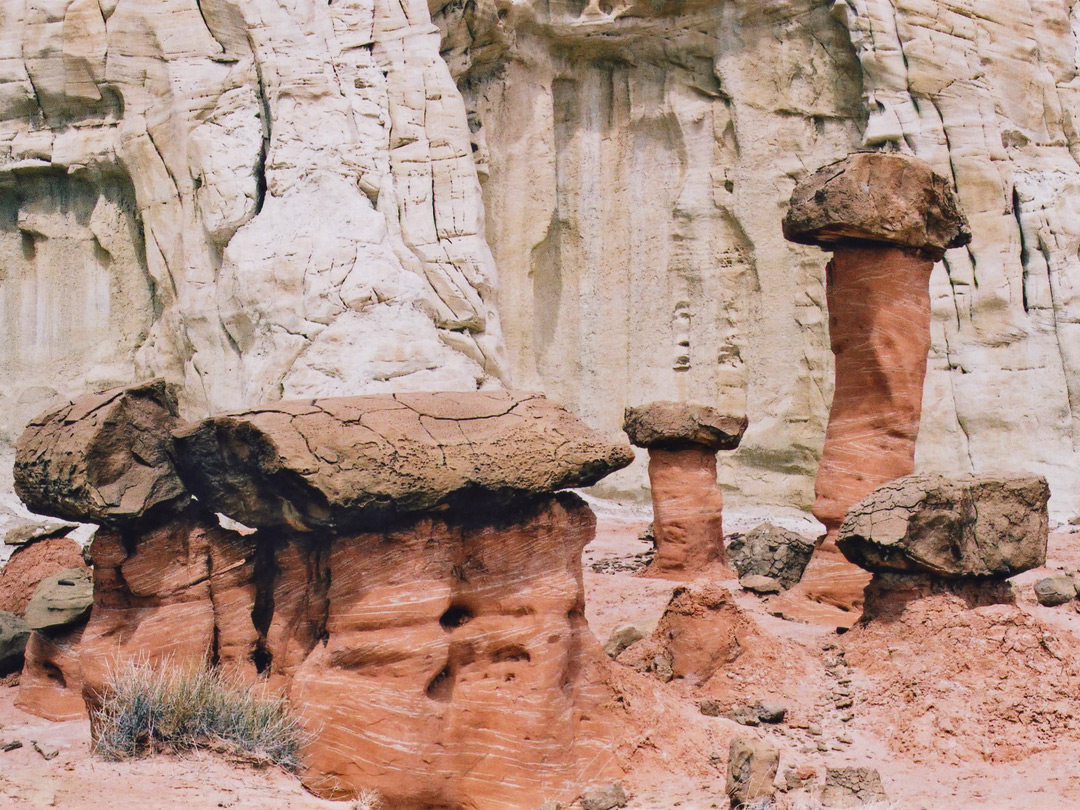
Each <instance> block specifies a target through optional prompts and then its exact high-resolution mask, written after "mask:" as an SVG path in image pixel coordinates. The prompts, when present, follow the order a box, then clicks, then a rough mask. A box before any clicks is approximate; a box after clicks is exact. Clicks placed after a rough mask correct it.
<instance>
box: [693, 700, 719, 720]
mask: <svg viewBox="0 0 1080 810" xmlns="http://www.w3.org/2000/svg"><path fill="white" fill-rule="evenodd" d="M698 711H699V712H701V713H702V714H703V715H705V716H706V717H719V716H720V704H719V703H717V702H716V701H715V700H703V701H701V702H700V703H698Z"/></svg>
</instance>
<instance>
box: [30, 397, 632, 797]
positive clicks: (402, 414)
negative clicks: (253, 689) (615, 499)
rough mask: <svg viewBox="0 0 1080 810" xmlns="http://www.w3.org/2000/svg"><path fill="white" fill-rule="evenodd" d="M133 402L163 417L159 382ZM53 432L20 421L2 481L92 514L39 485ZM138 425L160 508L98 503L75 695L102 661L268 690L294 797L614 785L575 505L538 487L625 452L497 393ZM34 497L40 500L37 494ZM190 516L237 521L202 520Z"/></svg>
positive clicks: (521, 793) (330, 404)
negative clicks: (224, 678)
mask: <svg viewBox="0 0 1080 810" xmlns="http://www.w3.org/2000/svg"><path fill="white" fill-rule="evenodd" d="M154 391H155V392H156V394H157V396H158V398H159V400H160V402H158V405H159V406H160V408H161V409H162V411H163V412H169V411H170V402H169V400H168V392H167V391H165V389H164V387H158V388H155V389H154ZM110 396H111V397H112V399H111V400H109V401H117V402H119V403H121V404H123V403H126V402H127V399H128V398H129V397H131V396H133V394H132V393H131V392H125V391H120V392H113V393H112V394H111V395H110ZM82 410H85V408H83V409H80V406H79V403H78V402H76V403H72V404H71V405H70V406H69V412H80V413H81V412H82ZM58 424H59V425H63V426H64V428H63V430H64V431H66V432H63V435H64V436H67V435H69V434H70V433H72V432H74V433H75V434H78V433H79V432H80V431H79V430H78V427H79V422H78V420H76V421H75V422H74V423H72V422H70V421H65V420H64V418H59V417H57V418H42V419H39V420H35V422H34V423H32V425H31V427H30V428H29V429H28V435H27V437H24V438H25V440H24V441H23V442H21V443H20V447H23V448H25V450H24V452H22V454H21V455H20V458H19V462H18V463H17V467H16V474H17V476H18V475H20V473H19V470H20V469H21V470H25V471H32V472H34V476H33V477H32V480H33V481H34V482H36V483H37V486H36V489H35V492H42V493H53V494H54V495H55V497H56V503H55V504H53V506H52V511H53V512H60V511H63V512H64V513H65V514H68V515H74V516H75V517H76V519H78V518H82V519H89V518H91V517H94V516H100V507H99V506H95V508H97V509H98V513H96V515H95V514H91V513H90V509H89V507H90V506H94V505H96V504H98V503H99V501H100V498H98V497H97V495H96V494H94V493H91V492H89V491H88V490H85V488H84V489H83V490H79V491H78V492H77V493H75V494H72V492H73V489H72V487H70V486H64V482H65V481H69V480H76V481H77V482H80V483H81V482H82V481H83V479H84V478H86V476H82V477H74V478H73V477H72V476H70V475H69V476H67V477H63V476H61V477H59V479H58V480H57V481H53V479H52V476H53V475H54V474H55V473H54V472H53V471H55V470H63V469H67V467H65V466H64V465H62V464H58V459H60V458H61V456H62V457H63V459H65V463H67V462H70V460H71V459H72V458H75V459H76V468H77V469H82V468H81V467H79V463H80V462H79V459H80V455H79V453H80V452H81V451H80V450H79V449H78V448H75V449H74V450H72V452H70V453H67V455H62V454H61V453H60V451H59V450H58V443H57V442H56V441H49V440H48V435H51V433H55V432H56V428H55V427H54V426H55V425H58ZM95 424H96V423H95ZM154 424H155V425H156V428H155V430H154V431H150V432H146V431H144V432H143V433H141V434H140V439H141V441H143V442H144V443H146V442H150V443H151V444H154V443H156V448H157V451H159V452H156V455H155V454H153V453H147V452H146V451H145V450H144V452H143V455H149V456H152V457H154V458H157V459H159V460H160V463H161V464H167V465H168V470H162V469H156V468H154V467H153V465H149V469H147V470H140V469H133V470H131V471H129V473H130V474H131V475H133V476H134V475H135V473H136V472H138V473H140V475H143V476H150V478H151V479H153V480H157V478H160V477H162V475H163V474H164V473H165V472H168V474H169V475H170V476H178V480H180V481H182V483H183V486H182V487H180V488H178V489H177V488H175V487H174V488H173V489H171V490H170V492H173V491H174V490H175V499H176V500H177V503H176V505H175V506H174V508H170V509H163V508H160V507H158V506H157V505H156V504H155V505H154V508H153V513H152V514H150V513H149V509H150V507H149V506H148V507H147V511H146V514H143V513H142V512H140V509H139V508H138V507H139V505H138V504H134V502H133V501H132V499H130V498H129V499H127V500H124V505H125V511H124V518H123V520H114V519H112V516H110V515H104V517H108V518H109V522H108V524H107V525H106V526H105V527H104V528H102V529H101V530H100V531H99V533H98V536H97V538H96V539H95V540H94V543H93V547H92V549H91V555H92V557H93V559H94V563H95V586H96V587H95V604H94V607H93V611H92V613H91V617H90V621H89V623H88V624H87V625H86V626H85V628H82V627H80V628H79V632H80V633H81V639H80V638H74V637H73V639H72V643H71V644H69V645H67V647H66V648H65V654H66V658H65V660H64V664H65V665H66V666H67V667H68V668H69V669H72V670H73V671H74V672H75V674H76V675H77V676H78V678H79V679H81V683H82V691H83V696H84V698H85V700H86V701H87V703H88V705H90V706H91V707H92V706H94V705H95V704H96V703H97V702H98V701H99V700H100V699H101V697H102V695H103V693H104V691H105V690H107V689H108V679H107V678H108V671H109V668H110V667H114V666H115V665H116V664H118V663H122V662H124V661H125V660H130V659H132V658H136V657H138V658H144V657H145V658H149V659H150V660H152V661H158V662H159V663H161V664H165V662H166V661H170V662H175V663H180V662H185V661H200V660H205V661H209V662H211V663H216V664H218V665H220V666H221V667H222V668H224V669H225V670H226V671H228V672H230V673H232V674H233V675H234V676H236V677H238V678H240V679H244V680H247V681H248V682H251V683H260V682H265V683H266V684H267V685H268V686H269V687H270V688H272V689H274V690H276V691H278V692H280V693H282V694H284V695H286V696H287V697H288V699H289V701H290V703H291V704H292V706H293V708H294V710H295V711H296V712H297V714H298V716H299V718H300V719H301V722H302V724H303V726H304V728H305V729H306V730H307V731H308V732H309V733H310V740H309V742H308V743H307V744H306V746H305V748H304V751H303V757H302V759H303V772H302V777H303V779H304V782H305V784H306V785H307V786H308V787H309V788H311V789H312V790H313V791H315V792H316V793H318V794H319V795H322V796H326V797H331V798H350V797H354V796H356V795H358V794H359V793H360V792H361V791H363V790H376V791H378V792H379V793H380V794H381V795H382V796H383V797H384V799H385V800H386V802H387V804H388V805H389V806H392V807H395V808H399V809H400V810H419V808H427V807H442V808H463V807H469V808H476V809H477V810H488V809H489V810H495V808H500V809H501V808H521V809H522V810H526V809H527V808H533V807H536V806H539V805H540V804H542V803H543V802H545V801H551V800H556V801H561V802H564V803H569V802H571V801H573V800H574V799H575V798H576V797H577V796H578V795H580V793H581V792H582V790H583V789H585V788H586V787H588V786H589V785H590V784H593V783H596V782H603V781H608V782H610V781H611V780H612V779H617V778H619V777H620V776H621V775H622V774H621V771H620V769H619V766H618V764H617V763H616V761H615V759H614V756H613V754H612V750H613V747H614V746H613V743H614V740H613V735H615V734H616V733H617V726H616V724H615V723H613V722H612V718H611V717H610V716H609V714H610V712H608V711H607V707H608V706H610V705H611V703H612V702H613V701H612V696H611V694H610V690H609V689H608V687H607V686H606V683H607V678H606V677H605V672H604V667H606V666H608V661H607V658H606V657H605V656H604V655H603V653H602V651H601V650H600V646H599V644H598V643H597V642H596V640H595V639H594V638H593V636H592V634H591V633H590V631H589V629H588V626H587V624H586V621H585V611H584V609H585V594H584V588H583V584H582V570H581V552H582V549H583V548H584V546H585V545H586V544H587V543H588V542H589V541H590V540H591V539H592V537H593V535H594V533H595V527H596V522H595V517H594V516H593V514H592V512H591V510H590V509H589V508H588V506H586V505H585V503H584V502H583V501H582V500H581V499H580V498H578V497H577V496H576V495H573V494H571V493H568V492H562V491H560V490H563V489H565V488H567V487H574V486H588V485H589V484H592V483H594V482H596V481H597V480H599V479H601V478H603V477H604V476H605V475H607V474H608V473H609V472H612V471H613V470H615V469H618V468H620V467H623V466H625V465H627V464H629V463H630V461H631V460H632V458H633V453H632V451H631V450H630V448H629V447H628V446H625V445H618V444H612V443H610V442H607V441H606V440H604V439H603V437H601V436H599V435H598V434H596V433H594V432H593V431H591V430H590V429H588V428H587V427H585V425H583V424H582V423H580V422H579V421H578V420H576V419H575V418H574V417H572V416H571V415H570V414H568V413H567V412H566V411H564V410H563V409H562V408H561V407H559V406H558V405H555V404H554V403H551V402H549V401H547V400H546V399H544V398H543V397H542V396H538V395H535V394H516V393H509V392H473V393H446V394H439V393H428V394H399V395H385V396H365V397H352V398H340V399H324V400H307V401H298V402H281V403H276V404H274V405H270V406H266V407H265V408H262V409H254V410H248V411H245V412H242V413H237V414H231V415H224V416H217V417H214V418H211V419H207V420H204V421H202V422H199V423H197V424H188V425H181V424H179V422H178V421H177V420H175V419H173V420H169V419H164V418H163V419H159V420H158V421H157V422H154ZM73 425H74V426H73ZM108 435H109V436H112V439H111V440H110V442H111V443H110V442H106V444H108V446H107V447H104V446H103V447H99V448H98V453H99V454H104V455H111V456H112V457H115V458H116V459H118V460H120V461H123V460H124V459H129V460H130V459H131V458H132V454H131V453H130V452H127V450H126V449H125V448H126V447H127V437H126V436H125V435H123V434H122V433H116V432H113V433H110V434H108ZM68 444H69V445H70V442H68ZM83 461H84V462H85V461H86V460H85V459H83ZM174 462H175V468H174V467H173V466H172V465H173V464H174ZM83 466H88V465H87V464H83ZM89 466H91V467H92V466H93V465H89ZM144 466H147V465H144ZM119 469H120V472H124V468H123V465H120V468H119ZM174 470H175V471H174ZM151 473H154V475H151ZM22 477H23V478H24V479H26V481H24V483H27V484H28V483H30V478H31V477H30V476H27V475H26V474H25V473H24V474H22ZM94 480H97V479H94ZM133 480H142V479H141V478H136V479H133ZM169 480H170V481H172V478H169ZM157 489H160V488H157ZM84 490H85V491H84ZM139 491H140V492H142V491H145V492H147V493H150V492H153V491H155V488H154V487H143V489H141V490H139ZM61 496H63V498H62V499H61ZM80 499H82V500H80ZM114 500H115V499H114ZM73 503H74V504H75V506H74V507H73V506H72V504H73ZM79 504H83V505H84V506H85V508H83V507H80V506H79ZM35 507H36V508H38V509H39V510H41V511H45V512H46V513H48V512H49V511H50V509H49V507H50V504H49V499H48V497H45V496H41V497H39V498H38V499H37V501H36V502H35ZM75 512H78V514H77V515H75V514H74V513H75ZM215 512H220V513H223V514H225V515H227V516H229V517H231V518H233V519H235V520H239V521H241V522H242V523H243V524H245V525H246V526H248V527H252V528H250V529H246V530H237V531H232V530H227V529H224V528H222V527H221V526H219V525H218V521H217V519H216V518H215V517H214V513H215ZM133 515H135V516H136V517H132V516H133ZM47 663H48V662H40V666H39V668H44V667H45V665H46V664H47ZM75 688H76V689H77V688H78V687H77V685H76V686H75ZM71 691H72V689H71V688H70V687H69V688H68V689H67V690H66V691H64V690H60V691H58V690H54V692H56V694H57V695H59V694H61V693H63V694H65V695H69V694H70V692H71ZM40 698H41V696H40V695H39V702H40ZM31 708H33V707H31Z"/></svg>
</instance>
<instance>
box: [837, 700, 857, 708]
mask: <svg viewBox="0 0 1080 810" xmlns="http://www.w3.org/2000/svg"><path fill="white" fill-rule="evenodd" d="M852 703H853V701H852V699H851V698H849V697H842V698H840V699H839V700H837V701H836V708H838V709H850V708H851V705H852Z"/></svg>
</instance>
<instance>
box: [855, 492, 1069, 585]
mask: <svg viewBox="0 0 1080 810" xmlns="http://www.w3.org/2000/svg"><path fill="white" fill-rule="evenodd" d="M1049 498H1050V488H1049V487H1048V486H1047V484H1046V479H1045V478H1042V477H1039V476H1033V475H1025V476H1001V475H998V476H994V475H964V476H960V477H957V478H948V477H945V476H941V475H909V476H905V477H903V478H898V479H897V480H895V481H890V482H889V483H888V484H885V485H884V486H882V487H879V488H878V489H877V490H875V491H874V492H873V493H872V494H871V495H869V496H868V497H866V498H864V499H863V500H862V501H860V502H859V503H858V504H856V505H855V506H853V507H852V508H851V510H850V511H849V512H848V514H847V517H846V518H845V519H844V523H843V525H842V526H841V527H840V536H839V539H838V541H837V545H839V547H840V550H841V551H842V552H843V553H844V555H845V556H846V557H847V558H848V559H849V560H851V561H852V562H854V563H855V564H857V565H859V566H861V567H863V568H865V569H867V570H868V571H873V572H875V573H903V574H932V575H934V576H937V577H941V578H945V579H962V578H967V577H995V578H999V579H1004V578H1006V577H1011V576H1014V575H1015V574H1019V573H1021V572H1023V571H1027V570H1029V569H1031V568H1037V567H1038V566H1040V565H1042V564H1043V563H1044V562H1045V560H1046V541H1047V534H1048V525H1049V523H1048V518H1047V510H1046V504H1047V501H1048V500H1049Z"/></svg>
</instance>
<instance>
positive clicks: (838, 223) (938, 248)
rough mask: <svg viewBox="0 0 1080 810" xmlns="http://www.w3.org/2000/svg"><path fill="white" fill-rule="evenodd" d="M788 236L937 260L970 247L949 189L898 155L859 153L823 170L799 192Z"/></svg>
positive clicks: (793, 198)
mask: <svg viewBox="0 0 1080 810" xmlns="http://www.w3.org/2000/svg"><path fill="white" fill-rule="evenodd" d="M783 229H784V238H786V239H787V240H789V241H791V242H797V243H799V244H803V245H822V246H827V245H831V244H836V243H841V242H873V243H881V244H889V245H901V246H904V247H913V248H919V249H922V250H926V251H929V252H931V253H933V254H934V255H936V256H938V257H940V255H941V254H942V253H944V252H945V251H946V250H948V249H949V248H955V247H962V246H963V245H966V244H968V242H970V241H971V231H970V229H969V228H968V224H967V220H966V219H965V218H964V215H963V213H961V211H960V205H959V202H958V201H957V198H956V194H955V193H954V192H953V190H952V186H951V184H950V183H949V181H948V180H947V179H946V178H945V177H943V176H942V175H940V174H938V173H937V172H935V171H934V170H933V169H932V168H931V167H930V165H929V164H928V163H926V162H925V161H923V160H920V159H918V158H915V157H912V156H910V155H903V154H899V153H894V152H858V153H856V154H853V155H848V156H847V157H846V158H843V159H842V160H838V161H836V162H835V163H831V164H829V165H828V166H824V167H822V168H821V169H818V170H817V171H816V172H814V174H812V175H811V176H810V177H808V178H806V179H805V180H803V181H802V182H801V183H799V185H798V186H796V188H795V191H794V193H793V194H792V196H791V205H790V207H789V208H788V213H787V215H786V216H785V217H784V223H783Z"/></svg>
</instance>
